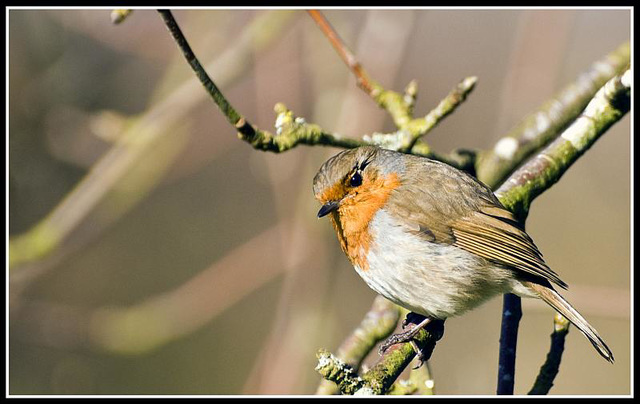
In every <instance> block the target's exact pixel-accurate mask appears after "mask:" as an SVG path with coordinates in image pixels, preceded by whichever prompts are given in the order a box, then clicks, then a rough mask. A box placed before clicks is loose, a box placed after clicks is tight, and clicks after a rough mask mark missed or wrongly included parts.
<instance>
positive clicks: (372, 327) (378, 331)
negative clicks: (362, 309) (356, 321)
mask: <svg viewBox="0 0 640 404" xmlns="http://www.w3.org/2000/svg"><path fill="white" fill-rule="evenodd" d="M401 311H402V309H401V308H400V307H399V306H397V305H395V304H393V303H391V302H390V301H389V300H387V299H385V298H384V297H382V296H377V297H376V298H375V299H374V300H373V304H372V306H371V309H370V310H369V311H368V312H367V314H365V316H364V319H363V320H362V322H361V323H360V325H359V326H358V327H357V328H356V329H355V330H354V331H353V332H352V333H351V334H350V335H349V336H348V337H347V339H345V340H344V342H343V343H342V344H341V345H340V347H339V348H338V350H337V351H336V355H335V356H336V357H337V358H339V359H340V360H342V361H343V362H345V363H346V364H347V365H349V366H350V367H351V368H352V369H353V370H354V371H356V372H357V371H358V369H359V368H360V365H361V363H362V361H363V360H364V358H365V357H366V356H367V355H368V354H369V352H371V350H372V349H373V348H374V347H375V346H376V344H377V343H378V342H380V341H381V340H383V339H384V338H386V337H387V336H389V335H390V334H391V333H392V332H393V330H394V329H395V327H396V324H397V323H398V319H399V318H400V312H401ZM337 393H338V388H337V386H336V384H335V383H331V382H330V381H329V380H326V379H324V380H322V382H321V383H320V385H319V386H318V389H317V391H316V394H337Z"/></svg>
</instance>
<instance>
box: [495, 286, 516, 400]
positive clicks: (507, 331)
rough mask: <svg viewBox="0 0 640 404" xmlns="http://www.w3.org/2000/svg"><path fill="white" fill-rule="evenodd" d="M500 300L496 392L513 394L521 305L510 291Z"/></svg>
mask: <svg viewBox="0 0 640 404" xmlns="http://www.w3.org/2000/svg"><path fill="white" fill-rule="evenodd" d="M502 302H503V305H502V328H501V330H500V356H499V359H498V388H497V394H513V385H514V382H515V374H516V372H515V370H516V345H517V343H518V326H519V325H520V318H522V306H521V304H520V297H518V296H516V295H514V294H511V293H508V294H506V295H504V298H503V301H502Z"/></svg>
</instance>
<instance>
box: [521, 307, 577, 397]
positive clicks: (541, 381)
mask: <svg viewBox="0 0 640 404" xmlns="http://www.w3.org/2000/svg"><path fill="white" fill-rule="evenodd" d="M570 324H571V323H569V320H567V319H566V318H564V317H562V315H561V314H560V313H556V315H555V316H554V317H553V332H552V333H551V347H550V348H549V353H548V354H547V360H546V361H545V362H544V364H543V365H542V367H541V368H540V373H538V377H537V378H536V381H535V383H534V384H533V387H532V388H531V390H530V391H529V393H528V394H530V395H544V394H547V393H549V390H551V387H552V386H553V381H554V380H555V378H556V375H557V374H558V371H559V369H560V361H561V360H562V353H563V352H564V342H565V338H566V337H567V334H568V333H569V325H570Z"/></svg>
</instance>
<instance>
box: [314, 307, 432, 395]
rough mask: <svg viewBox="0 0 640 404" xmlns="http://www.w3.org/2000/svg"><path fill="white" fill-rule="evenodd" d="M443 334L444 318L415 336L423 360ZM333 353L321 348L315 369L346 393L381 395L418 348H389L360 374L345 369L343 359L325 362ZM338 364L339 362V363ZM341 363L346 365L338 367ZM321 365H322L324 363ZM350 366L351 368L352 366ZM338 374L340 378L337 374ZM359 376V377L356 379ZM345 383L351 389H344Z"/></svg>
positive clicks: (428, 355) (403, 345) (409, 346)
mask: <svg viewBox="0 0 640 404" xmlns="http://www.w3.org/2000/svg"><path fill="white" fill-rule="evenodd" d="M443 334H444V321H440V320H438V321H432V322H431V323H429V324H427V326H426V327H425V328H424V329H422V330H420V332H419V333H418V334H417V335H416V336H415V337H414V341H415V343H416V344H417V346H418V347H419V348H420V349H421V350H422V352H423V354H424V360H428V359H429V358H430V357H431V354H432V353H433V349H434V348H435V345H436V342H437V341H438V340H439V339H440V338H442V335H443ZM328 355H330V354H328V353H327V352H326V351H321V353H319V354H318V356H319V358H321V359H320V362H319V364H318V367H316V370H318V372H319V373H320V374H321V375H322V376H323V377H325V378H326V379H328V380H331V381H334V382H336V383H337V384H338V387H339V388H340V391H341V392H342V393H343V394H357V395H379V394H385V393H386V392H387V391H388V390H389V388H390V387H391V385H392V384H393V383H394V382H395V380H396V379H397V378H398V376H399V375H400V373H402V371H403V370H404V369H405V368H406V367H407V365H408V364H409V363H410V362H411V360H412V359H413V357H414V356H415V351H414V350H413V347H412V346H411V344H410V343H400V344H396V345H393V346H392V347H391V348H389V349H388V350H387V351H386V352H385V353H384V355H383V356H382V357H381V358H380V360H379V361H378V363H376V365H374V366H373V367H372V368H371V369H370V370H368V371H367V372H366V373H364V374H363V375H361V376H355V375H354V374H353V373H349V372H348V371H345V366H348V365H346V364H344V362H342V361H340V360H337V361H336V359H337V358H335V357H333V356H331V358H332V360H331V361H329V362H326V360H325V359H326V358H328V357H329V356H328ZM336 363H337V365H336ZM340 364H342V365H343V366H339V365H340ZM321 365H322V366H321ZM349 369H350V368H349ZM336 375H339V376H340V377H336ZM355 377H358V379H355ZM345 385H346V386H347V387H348V388H345Z"/></svg>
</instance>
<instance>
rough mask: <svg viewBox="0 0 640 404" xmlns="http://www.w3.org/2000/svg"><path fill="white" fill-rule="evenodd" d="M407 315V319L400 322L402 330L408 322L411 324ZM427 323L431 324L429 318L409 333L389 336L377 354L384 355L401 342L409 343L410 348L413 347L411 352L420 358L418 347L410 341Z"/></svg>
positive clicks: (420, 353)
mask: <svg viewBox="0 0 640 404" xmlns="http://www.w3.org/2000/svg"><path fill="white" fill-rule="evenodd" d="M410 314H413V313H409V315H410ZM409 315H407V318H406V319H405V320H404V321H403V322H402V328H403V329H404V327H405V326H406V325H407V324H408V323H409V322H412V321H411V320H409ZM429 322H431V318H430V317H425V318H424V319H423V320H422V321H421V322H420V323H419V324H417V325H415V326H413V327H412V328H411V329H410V330H409V331H405V332H402V333H399V334H394V335H392V336H390V337H389V338H388V339H387V340H386V341H385V342H384V343H383V344H382V345H380V348H379V349H378V354H380V355H382V354H384V353H385V352H386V351H387V349H389V348H390V347H391V346H392V345H395V344H398V343H401V342H410V343H411V346H412V347H413V350H414V351H416V353H417V354H418V355H421V356H422V352H421V351H420V348H418V346H417V345H416V343H415V342H414V341H413V340H412V338H413V337H414V336H415V335H416V334H417V333H418V332H419V331H420V330H421V329H423V328H424V327H425V326H426V325H427V324H429Z"/></svg>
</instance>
